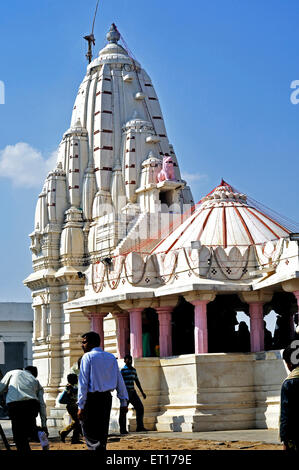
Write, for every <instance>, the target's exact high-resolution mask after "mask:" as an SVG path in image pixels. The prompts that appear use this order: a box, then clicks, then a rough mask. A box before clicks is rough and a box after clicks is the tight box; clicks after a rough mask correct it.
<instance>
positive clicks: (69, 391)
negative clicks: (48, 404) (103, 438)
mask: <svg viewBox="0 0 299 470" xmlns="http://www.w3.org/2000/svg"><path fill="white" fill-rule="evenodd" d="M67 381H68V384H67V386H66V387H65V390H64V391H63V393H62V394H61V396H60V398H59V399H58V401H59V403H61V404H65V405H66V409H67V412H68V413H69V415H70V417H71V418H72V422H71V423H70V424H69V425H68V426H66V427H65V428H64V429H63V430H62V431H60V432H59V435H60V439H61V441H62V442H65V438H66V436H67V435H68V434H69V433H70V432H71V431H73V436H72V440H71V443H72V444H80V443H82V441H80V434H81V426H80V422H79V420H78V417H77V413H78V405H77V399H78V387H77V384H78V376H77V375H76V374H69V375H68V376H67Z"/></svg>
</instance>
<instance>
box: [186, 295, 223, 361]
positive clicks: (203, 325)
mask: <svg viewBox="0 0 299 470" xmlns="http://www.w3.org/2000/svg"><path fill="white" fill-rule="evenodd" d="M184 297H185V299H186V300H187V301H188V302H190V303H191V304H192V305H194V352H195V354H205V353H207V352H209V351H208V324H207V304H208V303H209V302H212V301H213V300H214V299H215V297H216V292H200V291H194V292H192V293H190V294H187V295H185V296H184Z"/></svg>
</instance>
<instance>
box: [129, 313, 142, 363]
mask: <svg viewBox="0 0 299 470" xmlns="http://www.w3.org/2000/svg"><path fill="white" fill-rule="evenodd" d="M143 310H144V309H143V308H134V309H132V310H129V314H130V343H131V356H132V357H142V353H143V351H142V312H143Z"/></svg>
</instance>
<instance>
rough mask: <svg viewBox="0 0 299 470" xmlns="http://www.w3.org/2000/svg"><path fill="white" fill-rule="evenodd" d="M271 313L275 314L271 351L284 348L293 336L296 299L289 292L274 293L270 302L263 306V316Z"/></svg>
mask: <svg viewBox="0 0 299 470" xmlns="http://www.w3.org/2000/svg"><path fill="white" fill-rule="evenodd" d="M271 311H274V312H275V313H276V319H275V329H274V335H273V342H272V349H283V348H286V347H287V346H288V345H289V344H290V343H291V341H292V340H293V339H294V336H295V318H294V315H295V314H296V313H297V300H296V297H295V296H294V294H292V293H290V292H275V294H274V295H273V297H272V300H271V301H270V302H268V303H266V304H265V305H264V315H267V314H268V313H271ZM265 349H266V348H265Z"/></svg>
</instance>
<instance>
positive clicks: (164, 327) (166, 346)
mask: <svg viewBox="0 0 299 470" xmlns="http://www.w3.org/2000/svg"><path fill="white" fill-rule="evenodd" d="M172 310H173V307H158V308H156V311H157V313H158V318H159V344H160V357H169V356H172V331H171V313H172Z"/></svg>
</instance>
